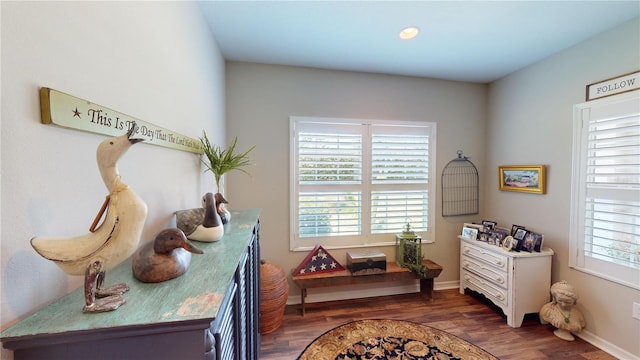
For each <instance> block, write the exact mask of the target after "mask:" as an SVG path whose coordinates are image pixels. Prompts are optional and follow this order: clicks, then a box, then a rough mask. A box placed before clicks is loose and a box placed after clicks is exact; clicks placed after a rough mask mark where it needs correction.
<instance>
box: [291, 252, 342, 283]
mask: <svg viewBox="0 0 640 360" xmlns="http://www.w3.org/2000/svg"><path fill="white" fill-rule="evenodd" d="M341 270H344V267H342V265H340V263H339V262H337V261H336V259H334V258H333V256H331V254H329V253H328V252H327V251H326V250H325V249H324V248H323V247H322V246H320V245H316V247H315V248H314V249H313V250H312V251H311V252H310V253H309V255H307V257H306V258H304V260H302V262H301V263H300V265H298V267H297V268H296V269H295V270H294V271H293V274H294V275H297V276H301V275H313V274H319V273H325V272H332V271H341Z"/></svg>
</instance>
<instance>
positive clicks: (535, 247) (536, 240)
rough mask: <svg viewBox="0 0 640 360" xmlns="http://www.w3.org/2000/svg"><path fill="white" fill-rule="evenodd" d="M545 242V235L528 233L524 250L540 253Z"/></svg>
mask: <svg viewBox="0 0 640 360" xmlns="http://www.w3.org/2000/svg"><path fill="white" fill-rule="evenodd" d="M543 242H544V235H542V234H539V233H536V232H533V231H527V234H526V235H525V237H524V243H523V245H522V246H523V248H524V249H525V250H527V251H528V252H534V251H535V252H540V250H541V249H542V243H543Z"/></svg>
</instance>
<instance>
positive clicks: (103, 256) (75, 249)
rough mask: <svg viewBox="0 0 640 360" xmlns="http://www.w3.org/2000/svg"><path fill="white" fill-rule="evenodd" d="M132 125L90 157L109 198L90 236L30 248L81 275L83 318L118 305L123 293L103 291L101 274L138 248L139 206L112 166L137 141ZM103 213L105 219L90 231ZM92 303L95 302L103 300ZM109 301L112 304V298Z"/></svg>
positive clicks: (143, 212)
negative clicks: (83, 284)
mask: <svg viewBox="0 0 640 360" xmlns="http://www.w3.org/2000/svg"><path fill="white" fill-rule="evenodd" d="M137 129H138V126H137V125H136V124H135V123H134V124H133V126H132V127H131V129H129V131H128V132H127V133H126V134H124V135H121V136H117V137H111V138H108V139H106V140H104V141H102V142H101V143H100V145H99V146H98V149H97V152H96V158H97V162H98V168H99V170H100V175H101V176H102V180H103V181H104V184H105V185H106V187H107V189H108V190H109V195H108V196H107V199H106V200H105V203H104V204H103V207H102V209H100V212H99V213H98V216H97V217H96V220H95V221H94V223H93V224H92V225H91V228H90V232H89V233H87V234H83V235H79V236H70V237H68V236H58V237H34V238H33V239H31V246H33V248H34V249H35V250H36V252H38V254H40V255H41V256H42V257H44V258H45V259H48V260H51V261H53V262H54V263H55V264H56V265H58V266H59V267H60V268H61V269H62V270H63V271H64V272H66V273H67V274H69V275H85V301H86V305H85V307H84V309H83V310H84V311H85V312H102V311H110V310H115V309H116V308H118V306H120V305H121V304H123V303H124V299H123V298H122V297H120V295H121V294H122V293H124V292H125V291H127V290H128V289H129V287H128V286H127V285H126V284H116V285H113V286H111V287H108V288H103V287H102V284H103V281H104V273H105V271H107V270H109V269H112V268H113V267H115V266H116V265H118V264H119V263H120V262H122V261H123V260H124V259H126V258H128V257H129V256H131V254H133V252H134V251H135V250H136V248H137V247H138V244H139V243H140V236H141V234H142V229H143V227H144V222H145V220H146V217H147V205H146V204H145V202H144V201H143V200H142V199H141V198H140V197H139V196H138V195H137V194H136V193H134V192H133V190H131V189H130V188H129V186H127V184H125V183H124V182H123V181H122V179H121V177H120V174H119V172H118V167H117V162H118V160H119V159H120V157H121V156H122V155H124V153H126V151H127V150H128V149H129V148H130V147H131V145H133V144H136V143H138V142H140V141H143V139H136V138H132V137H131V136H132V135H133V134H135V133H136V132H137ZM105 210H106V215H105V218H104V220H103V222H102V224H100V226H98V227H97V228H96V225H97V223H98V221H99V220H100V218H101V217H102V215H103V212H104V211H105ZM108 296H111V298H105V299H98V300H96V297H98V298H102V297H108ZM113 296H115V297H116V298H114V297H113Z"/></svg>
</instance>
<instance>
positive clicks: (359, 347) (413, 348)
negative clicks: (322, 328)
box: [298, 320, 498, 360]
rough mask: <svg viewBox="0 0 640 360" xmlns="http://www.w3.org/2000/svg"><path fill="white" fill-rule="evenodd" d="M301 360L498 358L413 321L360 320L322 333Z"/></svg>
mask: <svg viewBox="0 0 640 360" xmlns="http://www.w3.org/2000/svg"><path fill="white" fill-rule="evenodd" d="M298 359H299V360H346V359H353V360H355V359H367V360H379V359H407V360H409V359H415V360H423V359H433V360H453V359H460V360H498V358H496V357H495V356H493V355H491V354H489V353H488V352H486V351H484V350H482V349H481V348H479V347H477V346H475V345H473V344H471V343H469V342H467V341H465V340H462V339H460V338H459V337H457V336H455V335H452V334H449V333H447V332H444V331H441V330H438V329H435V328H432V327H429V326H425V325H420V324H417V323H413V322H409V321H398V320H359V321H354V322H350V323H347V324H344V325H341V326H338V327H337V328H335V329H333V330H329V331H327V332H326V333H324V334H322V335H320V336H319V337H318V338H317V339H315V340H314V341H313V342H312V343H311V344H309V346H307V348H306V349H305V350H304V351H303V352H302V354H301V355H300V356H299V357H298Z"/></svg>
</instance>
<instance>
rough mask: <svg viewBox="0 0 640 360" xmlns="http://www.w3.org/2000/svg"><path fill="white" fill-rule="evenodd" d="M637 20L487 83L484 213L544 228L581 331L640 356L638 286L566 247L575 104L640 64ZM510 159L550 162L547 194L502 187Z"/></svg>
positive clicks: (554, 269) (558, 276) (557, 278)
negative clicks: (575, 258)
mask: <svg viewBox="0 0 640 360" xmlns="http://www.w3.org/2000/svg"><path fill="white" fill-rule="evenodd" d="M639 27H640V26H639V22H638V20H637V19H636V20H635V21H632V22H629V23H627V24H625V25H623V26H621V27H619V28H617V29H614V30H612V31H610V32H608V33H605V34H603V35H600V36H597V37H595V38H593V39H591V40H588V41H586V42H584V43H581V44H579V45H577V46H575V47H573V48H571V49H568V50H566V51H563V52H561V53H559V54H556V55H554V56H551V57H549V58H547V59H544V60H542V61H540V62H539V63H537V64H535V65H533V66H530V67H528V68H526V69H523V70H521V71H518V72H516V73H513V74H511V75H509V76H507V77H505V78H503V79H501V80H499V81H496V82H494V83H492V84H491V85H490V87H489V106H488V111H489V113H488V114H489V116H488V129H489V132H488V139H489V141H488V142H487V150H486V151H487V152H486V154H487V158H486V160H487V161H486V168H485V171H486V173H487V176H486V179H487V181H486V183H485V187H484V194H485V199H486V201H484V203H483V204H484V214H485V215H486V217H488V218H492V219H495V220H497V221H498V222H499V223H507V224H520V225H524V226H527V227H530V228H531V229H535V230H538V231H540V232H542V233H544V234H545V245H546V246H548V247H551V248H552V249H553V250H554V251H555V252H556V254H555V256H554V258H553V267H552V279H553V281H554V282H555V281H560V280H567V281H568V282H570V283H571V284H573V285H574V286H575V287H576V289H577V290H578V291H579V296H580V299H579V300H578V302H579V308H580V309H581V310H582V311H583V313H584V315H585V318H586V321H587V327H586V332H585V333H584V336H587V337H594V338H597V339H596V340H595V341H598V342H600V344H601V345H602V346H607V344H606V343H604V342H609V343H611V344H613V346H614V347H619V348H621V349H622V350H623V351H626V352H628V353H631V354H633V355H635V356H636V357H639V356H640V342H638V339H640V321H639V320H635V319H633V318H632V317H631V308H632V302H633V301H635V302H640V291H638V290H634V289H631V288H628V287H625V286H620V285H616V284H614V283H612V282H609V281H606V280H603V279H600V278H598V277H594V276H591V275H587V274H585V273H582V272H579V271H576V270H572V269H570V268H569V267H568V258H569V253H568V249H569V211H570V210H569V209H570V207H569V205H570V204H569V202H570V196H571V194H570V191H571V151H572V143H571V142H572V122H573V105H574V104H577V103H581V102H584V100H585V86H586V85H587V84H590V83H594V82H597V81H601V80H604V79H608V78H610V77H614V76H618V75H622V74H625V73H629V72H632V71H637V70H638V69H640V28H639ZM509 164H546V165H547V166H548V178H547V188H548V193H547V194H546V195H530V194H520V193H509V192H500V191H498V188H497V184H498V174H497V171H496V169H497V167H498V165H509ZM628 353H627V354H623V355H624V356H622V355H621V356H620V357H621V358H629V356H628Z"/></svg>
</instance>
